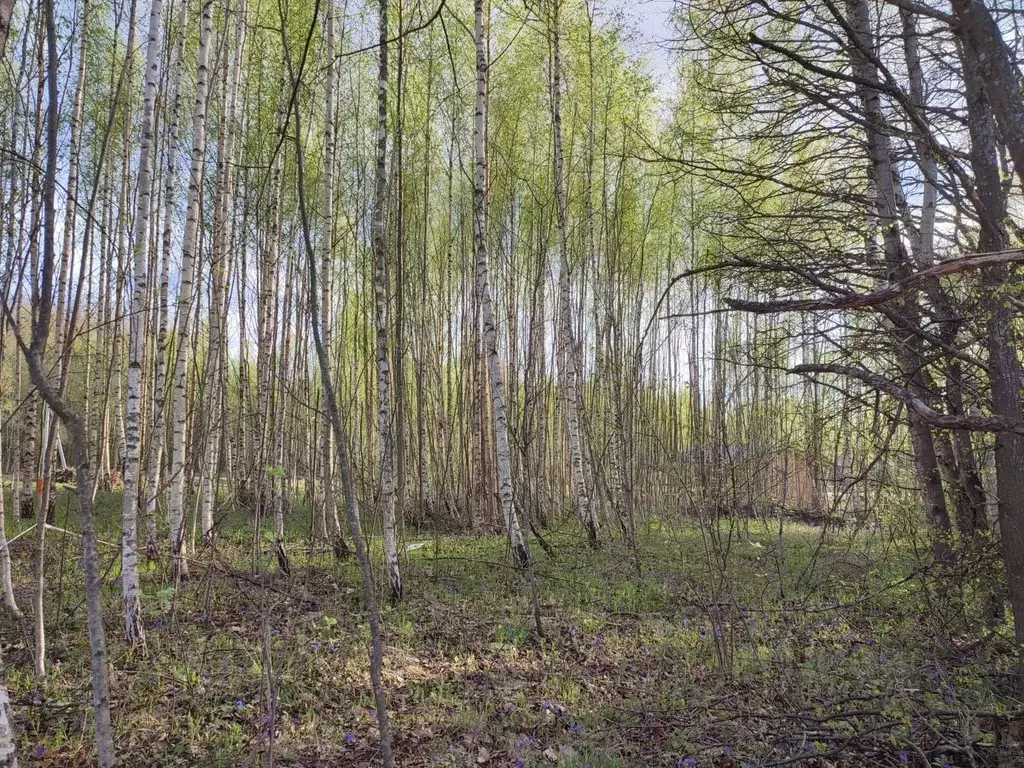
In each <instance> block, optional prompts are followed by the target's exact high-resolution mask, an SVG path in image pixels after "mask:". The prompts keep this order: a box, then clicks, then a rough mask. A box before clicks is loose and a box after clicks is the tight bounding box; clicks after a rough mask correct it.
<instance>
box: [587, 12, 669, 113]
mask: <svg viewBox="0 0 1024 768" xmlns="http://www.w3.org/2000/svg"><path fill="white" fill-rule="evenodd" d="M677 2H678V0H597V4H598V18H599V19H600V15H601V9H602V8H603V9H606V12H609V13H610V12H618V13H621V14H622V16H623V18H624V20H625V22H626V26H627V28H629V29H630V30H632V31H633V32H634V40H633V41H632V42H631V43H630V48H631V49H632V51H633V53H635V54H637V55H638V56H641V57H642V58H643V59H644V60H645V61H646V63H647V67H648V70H649V71H650V73H651V75H652V76H653V78H654V82H655V83H656V85H657V89H658V96H659V97H660V98H661V99H662V100H663V101H664V100H667V99H668V98H670V97H671V96H672V95H673V93H674V88H673V86H674V85H675V79H676V73H675V68H674V67H673V66H672V53H671V50H670V47H671V40H672V37H673V31H672V27H671V24H670V21H671V15H672V9H673V8H674V7H675V5H676V3H677Z"/></svg>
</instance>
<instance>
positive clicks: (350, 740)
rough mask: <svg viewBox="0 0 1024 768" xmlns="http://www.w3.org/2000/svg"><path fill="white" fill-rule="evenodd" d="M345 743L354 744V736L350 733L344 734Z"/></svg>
mask: <svg viewBox="0 0 1024 768" xmlns="http://www.w3.org/2000/svg"><path fill="white" fill-rule="evenodd" d="M345 743H346V744H350V745H351V744H355V743H356V735H355V734H354V733H352V731H349V732H348V733H346V734H345Z"/></svg>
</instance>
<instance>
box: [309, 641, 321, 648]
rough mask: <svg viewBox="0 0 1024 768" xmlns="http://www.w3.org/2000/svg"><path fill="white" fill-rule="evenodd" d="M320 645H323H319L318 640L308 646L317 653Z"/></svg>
mask: <svg viewBox="0 0 1024 768" xmlns="http://www.w3.org/2000/svg"><path fill="white" fill-rule="evenodd" d="M321 645H323V643H321V642H320V641H319V640H314V641H313V642H311V643H310V644H309V647H310V648H312V649H313V650H314V651H319V650H320V646H321Z"/></svg>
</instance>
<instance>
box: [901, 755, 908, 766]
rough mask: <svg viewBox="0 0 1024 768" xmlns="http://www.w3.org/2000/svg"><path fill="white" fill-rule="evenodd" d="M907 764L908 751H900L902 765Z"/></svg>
mask: <svg viewBox="0 0 1024 768" xmlns="http://www.w3.org/2000/svg"><path fill="white" fill-rule="evenodd" d="M906 764H907V753H906V752H900V765H906Z"/></svg>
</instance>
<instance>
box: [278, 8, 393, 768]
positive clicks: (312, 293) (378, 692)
mask: <svg viewBox="0 0 1024 768" xmlns="http://www.w3.org/2000/svg"><path fill="white" fill-rule="evenodd" d="M382 16H383V14H382ZM314 21H315V19H314ZM381 27H382V29H383V28H384V25H383V24H382V25H381ZM385 33H386V31H385ZM385 40H386V38H385ZM281 43H282V47H283V49H284V55H285V63H286V65H287V67H288V72H289V79H290V81H291V86H292V89H293V90H295V91H297V90H298V88H299V85H300V82H299V81H298V80H297V79H296V76H295V71H294V69H293V67H292V61H291V56H290V54H289V51H288V42H287V37H286V36H285V33H284V19H283V18H282V19H281ZM385 85H386V82H385ZM292 107H293V109H292V114H293V115H294V117H295V130H294V132H293V137H294V141H295V167H296V179H297V182H298V183H297V185H296V188H297V190H298V198H299V200H298V202H299V214H300V219H301V223H302V240H303V245H304V246H305V251H306V268H307V272H306V273H307V276H308V278H309V296H308V306H309V321H310V323H309V325H310V329H311V330H312V335H313V346H314V347H315V349H316V355H317V362H318V363H319V366H320V384H321V387H322V388H323V393H324V405H325V407H326V409H327V413H328V414H329V415H330V417H331V427H332V428H333V429H334V436H335V438H336V440H335V446H336V450H337V454H338V457H337V458H338V470H339V472H340V474H341V487H342V491H343V493H344V496H345V511H346V517H347V519H348V525H349V533H350V534H351V536H352V540H353V542H354V543H355V550H356V559H357V560H358V561H359V571H360V576H361V580H362V586H363V599H364V600H365V602H366V617H367V622H368V624H369V627H370V685H371V687H372V689H373V699H374V706H375V709H376V712H377V727H378V730H379V733H380V752H381V762H382V763H383V764H384V768H395V758H394V754H393V752H392V747H391V725H390V718H389V717H388V707H387V699H386V697H385V694H384V677H383V667H384V643H383V639H382V637H381V630H380V611H379V610H378V609H377V595H376V587H375V585H374V581H373V566H372V564H371V562H370V553H369V551H368V549H367V546H366V540H365V539H364V538H363V534H362V531H361V529H360V525H359V497H358V496H357V495H356V488H355V478H354V477H353V471H352V464H351V460H350V458H349V448H348V434H347V432H346V430H345V425H344V423H343V422H342V420H341V413H340V411H339V409H338V400H337V397H336V396H335V391H334V381H333V377H332V376H331V369H330V364H329V361H328V358H327V350H326V349H324V344H323V339H322V338H321V337H320V322H321V321H320V307H319V306H318V305H319V302H318V296H317V291H316V251H315V249H314V248H313V241H312V236H311V235H310V225H309V214H308V211H307V207H306V196H305V193H304V191H303V190H304V186H305V181H306V180H305V160H304V158H303V151H302V124H301V120H300V115H301V112H300V110H299V103H298V100H297V99H296V100H293V101H292Z"/></svg>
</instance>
